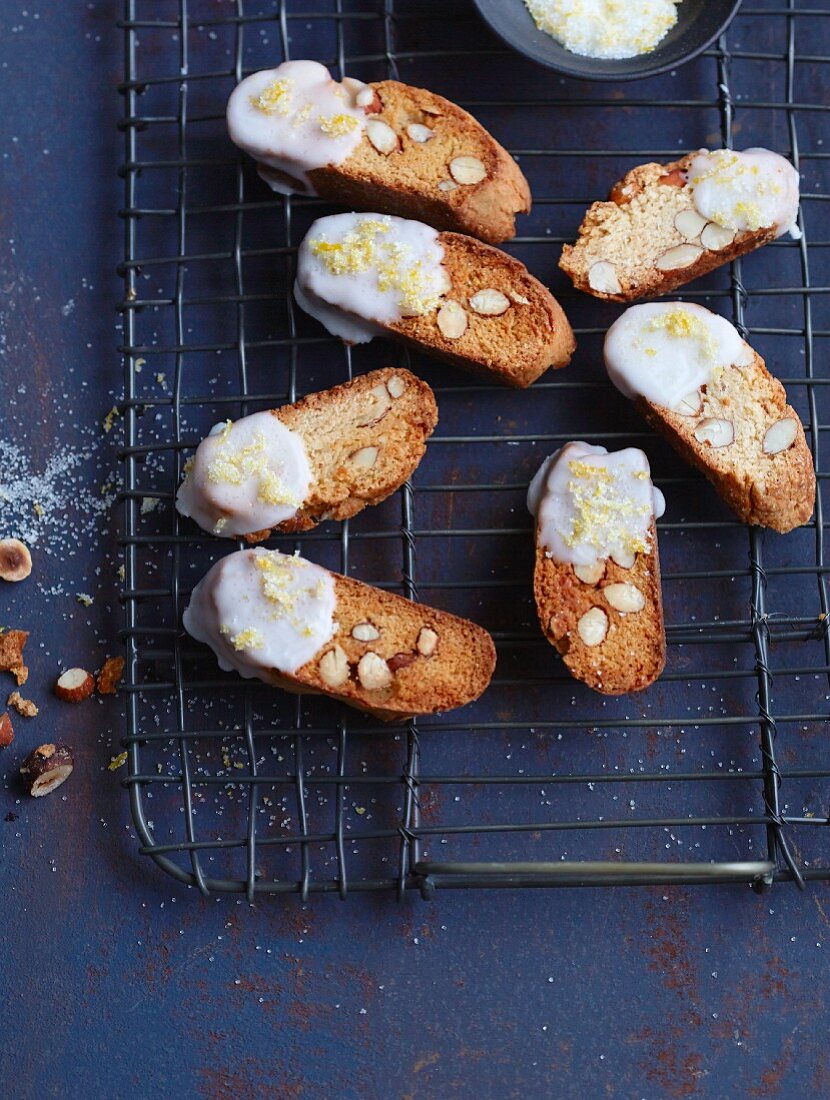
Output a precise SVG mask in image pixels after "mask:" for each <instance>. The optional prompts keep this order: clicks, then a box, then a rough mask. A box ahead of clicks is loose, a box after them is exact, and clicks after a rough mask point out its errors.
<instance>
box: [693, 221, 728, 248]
mask: <svg viewBox="0 0 830 1100" xmlns="http://www.w3.org/2000/svg"><path fill="white" fill-rule="evenodd" d="M734 240H735V230H734V229H725V228H724V227H723V226H722V225H717V224H716V223H715V222H709V224H708V225H707V226H706V227H705V228H704V230H703V232H702V233H701V234H700V243H701V244H702V245H703V247H704V248H708V249H709V251H710V252H720V251H721V249H722V248H728V247H729V245H730V244H732V242H733V241H734Z"/></svg>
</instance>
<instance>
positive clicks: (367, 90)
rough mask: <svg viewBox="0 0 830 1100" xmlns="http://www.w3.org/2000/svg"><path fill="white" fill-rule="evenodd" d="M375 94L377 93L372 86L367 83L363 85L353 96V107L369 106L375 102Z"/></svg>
mask: <svg viewBox="0 0 830 1100" xmlns="http://www.w3.org/2000/svg"><path fill="white" fill-rule="evenodd" d="M376 95H377V93H376V92H375V89H374V88H372V87H370V86H369V85H368V84H366V85H364V87H362V88H360V89H359V90H358V92H357V95H356V96H355V97H354V103H355V107H371V106H372V104H373V103H374V102H375V98H376Z"/></svg>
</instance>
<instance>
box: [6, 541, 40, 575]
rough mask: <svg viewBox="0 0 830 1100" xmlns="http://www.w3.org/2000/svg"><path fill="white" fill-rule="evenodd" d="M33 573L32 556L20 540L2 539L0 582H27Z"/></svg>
mask: <svg viewBox="0 0 830 1100" xmlns="http://www.w3.org/2000/svg"><path fill="white" fill-rule="evenodd" d="M31 571H32V555H31V554H30V553H29V548H28V546H26V545H24V543H22V542H21V541H20V539H0V580H4V581H25V580H26V578H27V577H28V576H29V574H30V573H31Z"/></svg>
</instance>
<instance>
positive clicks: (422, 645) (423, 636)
mask: <svg viewBox="0 0 830 1100" xmlns="http://www.w3.org/2000/svg"><path fill="white" fill-rule="evenodd" d="M437 646H438V635H437V634H436V633H435V631H434V630H433V629H432V627H429V626H422V627H421V631H420V633H419V635H418V641H417V642H416V643H415V647H416V649H417V650H418V652H419V653H420V654H421V656H422V657H431V656H432V655H433V653H434V652H435V650H436V647H437Z"/></svg>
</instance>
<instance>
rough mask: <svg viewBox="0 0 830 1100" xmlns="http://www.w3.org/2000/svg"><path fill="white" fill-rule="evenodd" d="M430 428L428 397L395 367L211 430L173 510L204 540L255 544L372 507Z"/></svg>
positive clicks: (398, 481)
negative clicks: (206, 535) (242, 540)
mask: <svg viewBox="0 0 830 1100" xmlns="http://www.w3.org/2000/svg"><path fill="white" fill-rule="evenodd" d="M437 422H438V409H437V406H436V404H435V397H434V395H433V393H432V390H431V389H430V388H429V386H428V385H427V384H426V382H422V381H421V380H420V379H419V378H416V377H415V375H414V374H410V372H409V371H407V370H400V369H398V368H395V367H385V368H383V369H382V370H375V371H371V372H370V373H369V374H364V375H362V376H361V377H360V378H355V379H353V380H352V381H350V382H344V383H343V384H342V385H340V386H335V387H333V389H330V390H323V391H322V392H321V393H311V394H309V395H308V396H307V397H304V398H303V399H302V400H301V401H297V402H296V403H295V404H293V405H284V406H283V407H282V408H280V409H272V410H270V411H268V412H260V413H254V414H253V415H252V416H245V417H243V418H242V419H241V420H237V421H236V422H235V423H232V422H231V421H230V420H229V421H227V423H226V424H219V425H217V426H216V428H214V430H213V431H212V432H211V433H210V435H209V436H207V438H205V439H203V440H202V442H201V443H200V444H199V446H198V447H197V449H196V454H195V455H194V457H193V459H192V460H191V461H190V462H189V463H188V465H187V472H186V474H185V478H184V480H183V481H182V484H181V486H180V488H179V492H178V495H177V497H176V508H177V509H178V511H179V512H180V513H181V514H182V515H183V516H190V517H191V518H192V519H193V520H195V521H196V523H198V524H199V526H200V527H202V528H204V530H205V531H210V532H212V533H213V534H215V535H222V536H224V537H226V538H239V537H244V538H246V539H247V540H248V541H249V542H259V541H261V540H262V539H265V538H267V537H268V536H269V534H270V533H271V531H280V532H291V531H307V530H308V529H309V528H310V527H314V526H315V525H316V524H318V523H320V522H321V521H322V520H324V519H333V520H343V519H348V518H349V517H350V516H354V515H357V513H358V512H361V511H362V510H363V509H364V508H365V507H366V506H367V505H369V504H379V503H380V502H381V501H382V500H385V499H386V498H387V497H388V496H389V495H390V494H391V493H394V491H395V490H396V489H398V488H400V486H401V485H402V484H403V483H404V482H405V481H406V480H407V479H408V478H409V477H410V476H411V475H412V473H413V471H414V470H415V469H416V468H417V466H418V463H419V462H420V461H421V459H422V458H423V455H424V451H425V450H426V441H427V439H428V438H429V436H430V435H432V432H433V431H434V429H435V425H436V424H437Z"/></svg>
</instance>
